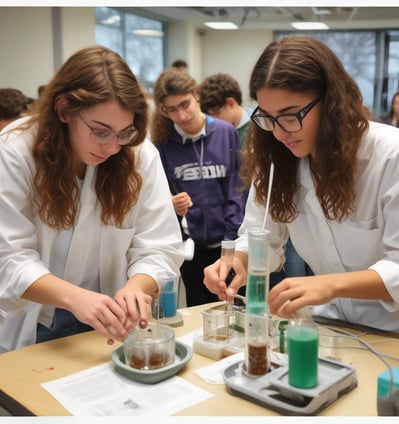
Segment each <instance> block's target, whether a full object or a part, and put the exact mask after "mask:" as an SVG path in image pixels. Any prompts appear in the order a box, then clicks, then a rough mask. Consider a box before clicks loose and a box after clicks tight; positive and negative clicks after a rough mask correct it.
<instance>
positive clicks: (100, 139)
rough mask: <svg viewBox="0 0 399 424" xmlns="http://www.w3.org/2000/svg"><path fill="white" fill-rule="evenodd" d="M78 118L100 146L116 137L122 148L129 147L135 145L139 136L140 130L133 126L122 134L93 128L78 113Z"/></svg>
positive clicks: (109, 129) (111, 130)
mask: <svg viewBox="0 0 399 424" xmlns="http://www.w3.org/2000/svg"><path fill="white" fill-rule="evenodd" d="M78 116H79V118H80V119H81V120H82V122H83V123H84V124H85V125H86V127H87V128H88V129H89V130H90V137H91V138H92V140H93V141H95V142H96V143H98V144H107V143H108V142H110V141H111V140H112V139H113V138H114V137H116V138H117V139H118V144H119V145H120V146H128V145H129V144H132V143H133V141H134V140H135V138H136V137H137V135H138V129H137V128H136V127H135V126H134V125H133V124H132V125H131V126H130V127H127V128H125V129H124V130H122V131H121V132H119V133H116V132H115V131H114V130H113V129H111V128H93V127H92V126H91V125H89V124H88V123H87V122H86V121H85V120H84V119H83V117H82V115H80V113H78Z"/></svg>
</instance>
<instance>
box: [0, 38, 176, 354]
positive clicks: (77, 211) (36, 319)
mask: <svg viewBox="0 0 399 424" xmlns="http://www.w3.org/2000/svg"><path fill="white" fill-rule="evenodd" d="M11 125H12V127H10V129H9V130H8V131H7V132H6V133H5V134H4V135H3V137H2V139H1V143H0V180H1V186H0V223H1V224H0V225H1V230H0V351H7V350H12V349H16V348H19V347H21V346H25V345H28V344H32V343H35V342H40V341H44V340H49V339H54V338H57V337H61V336H65V335H70V334H74V333H79V332H82V331H88V330H91V329H93V328H94V329H95V330H97V331H98V332H99V333H100V334H101V335H102V336H104V337H106V338H107V339H109V341H110V342H111V341H112V340H113V339H117V340H119V341H122V340H123V339H124V338H125V337H126V336H127V333H128V331H129V330H130V329H132V327H133V326H135V325H136V324H137V323H138V322H139V320H144V321H145V320H147V319H148V318H149V309H150V308H149V306H150V304H151V301H152V298H153V297H154V296H156V295H157V292H158V285H157V278H158V276H159V274H160V273H162V272H165V271H169V272H174V273H178V272H179V267H180V265H181V263H182V261H183V256H182V253H181V251H180V249H181V234H180V229H179V225H178V221H177V219H176V215H175V213H174V210H173V205H172V202H171V199H170V196H169V195H168V185H167V181H166V177H165V173H164V171H163V167H162V163H161V161H160V158H159V154H158V151H157V150H156V148H155V147H154V146H153V145H152V143H151V142H150V141H148V140H146V139H145V136H146V130H147V104H146V100H145V96H144V93H143V91H142V89H141V86H140V84H139V83H138V81H137V79H136V77H135V76H134V75H133V74H132V72H131V71H130V69H129V67H128V65H127V64H126V63H125V62H124V61H123V59H122V58H121V57H120V56H119V55H118V54H116V53H115V52H113V51H111V50H109V49H107V48H104V47H101V46H94V47H89V48H86V49H82V50H80V51H78V52H76V53H75V54H73V55H72V56H71V57H70V58H69V59H68V60H67V61H66V62H65V63H64V65H63V66H62V67H61V68H60V69H59V71H58V72H57V73H56V74H55V76H54V77H53V79H52V81H50V82H49V84H48V85H47V86H46V90H45V92H44V93H43V95H42V96H41V97H40V99H39V100H38V102H37V104H36V105H35V106H34V109H33V110H32V113H31V115H30V116H29V117H26V118H23V120H22V121H21V120H19V121H15V123H13V124H11Z"/></svg>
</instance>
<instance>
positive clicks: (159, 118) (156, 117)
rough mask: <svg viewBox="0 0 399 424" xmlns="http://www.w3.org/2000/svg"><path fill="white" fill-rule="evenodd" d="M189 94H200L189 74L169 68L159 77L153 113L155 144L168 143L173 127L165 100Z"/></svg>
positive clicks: (154, 96) (152, 125)
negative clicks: (166, 110) (165, 109)
mask: <svg viewBox="0 0 399 424" xmlns="http://www.w3.org/2000/svg"><path fill="white" fill-rule="evenodd" d="M189 93H193V94H197V93H198V85H197V83H196V81H195V80H194V79H193V77H191V76H190V74H189V73H187V72H181V71H179V70H178V69H175V68H169V69H167V70H166V71H164V72H162V73H161V74H160V75H159V77H158V79H157V80H156V81H155V84H154V93H153V98H154V104H155V108H154V111H153V113H152V119H151V130H150V132H151V140H152V142H153V143H154V144H162V143H166V142H167V141H168V138H169V134H170V131H171V129H172V127H173V121H172V120H171V119H170V118H169V117H168V115H167V114H166V113H165V111H164V104H163V102H164V100H165V98H166V97H168V96H180V95H184V94H189Z"/></svg>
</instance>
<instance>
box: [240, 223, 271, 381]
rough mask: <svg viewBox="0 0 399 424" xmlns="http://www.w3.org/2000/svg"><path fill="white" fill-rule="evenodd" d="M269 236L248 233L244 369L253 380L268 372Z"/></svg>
mask: <svg viewBox="0 0 399 424" xmlns="http://www.w3.org/2000/svg"><path fill="white" fill-rule="evenodd" d="M269 234H270V232H269V231H267V230H264V229H263V228H251V229H250V230H249V231H248V279H247V291H246V316H245V321H246V322H245V368H246V373H247V375H249V376H251V377H257V376H262V375H264V374H266V373H267V372H268V371H269V331H268V330H269V329H268V324H269V314H268V307H267V294H268V291H269V255H268V249H269Z"/></svg>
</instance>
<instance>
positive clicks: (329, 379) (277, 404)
mask: <svg viewBox="0 0 399 424" xmlns="http://www.w3.org/2000/svg"><path fill="white" fill-rule="evenodd" d="M271 368H272V369H271V371H269V372H268V373H267V374H265V375H263V376H261V377H249V376H248V375H247V374H246V373H245V363H244V361H238V362H236V363H234V364H232V365H230V366H228V367H227V368H226V369H225V370H224V371H223V379H224V382H225V384H226V387H227V390H228V391H229V392H230V393H231V394H233V395H236V396H240V397H243V398H245V399H248V400H250V401H253V402H255V403H257V404H259V405H261V406H264V407H265V408H269V409H273V410H275V411H277V412H279V413H281V414H283V415H317V414H318V413H319V412H320V411H322V410H323V409H325V408H326V407H327V406H328V405H330V404H331V403H333V402H334V401H335V400H337V399H338V398H339V397H340V396H342V395H343V394H345V393H347V392H349V391H351V390H352V389H354V388H355V387H356V386H357V377H356V369H355V368H354V367H352V366H350V365H347V364H343V363H340V362H337V361H333V360H329V359H328V360H327V359H321V358H319V367H318V381H319V383H318V385H317V386H316V387H314V388H311V389H299V388H296V387H293V386H291V385H290V384H289V383H288V356H287V355H286V354H282V353H278V352H272V358H271Z"/></svg>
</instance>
